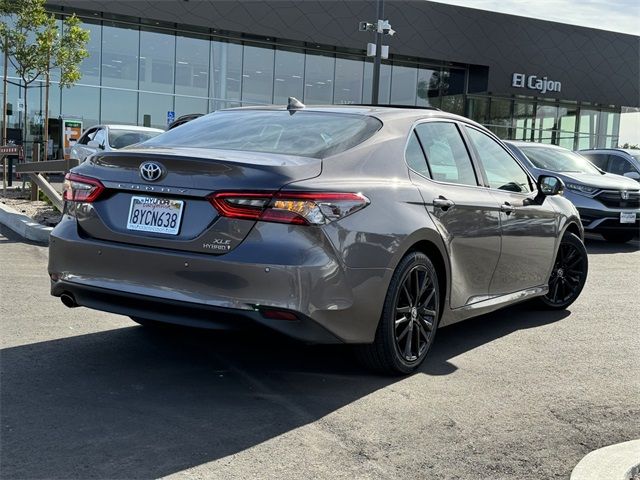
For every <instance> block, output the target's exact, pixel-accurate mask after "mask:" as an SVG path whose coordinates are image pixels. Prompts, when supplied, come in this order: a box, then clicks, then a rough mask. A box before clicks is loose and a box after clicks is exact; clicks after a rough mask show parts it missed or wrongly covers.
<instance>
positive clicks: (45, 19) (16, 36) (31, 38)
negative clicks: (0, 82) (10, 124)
mask: <svg viewBox="0 0 640 480" xmlns="http://www.w3.org/2000/svg"><path fill="white" fill-rule="evenodd" d="M44 5H45V0H20V1H19V2H15V1H12V0H0V13H1V14H3V15H11V16H12V18H13V20H14V22H13V23H12V24H9V23H8V22H5V21H4V18H3V21H2V22H0V34H2V35H3V37H4V38H5V45H6V54H7V56H8V58H9V61H10V62H11V64H12V65H13V67H14V68H15V69H16V73H17V74H18V76H19V77H20V78H21V80H22V85H21V87H22V88H23V89H24V106H25V108H24V128H25V132H24V133H25V135H24V138H25V139H26V136H27V125H28V111H29V109H28V108H27V105H28V104H27V91H28V88H29V85H30V84H31V83H33V82H35V81H36V80H37V79H38V78H40V77H41V76H42V75H44V76H45V88H46V96H45V106H44V108H45V112H46V113H45V141H46V140H47V130H48V128H47V127H48V112H49V98H48V97H49V95H48V92H49V76H50V72H51V70H52V69H54V68H59V69H60V86H61V87H70V86H72V85H73V84H74V83H76V82H77V81H78V80H79V79H80V78H81V72H80V69H79V65H80V63H81V62H82V60H83V59H85V58H86V57H88V56H89V53H88V52H87V49H86V47H87V43H88V41H89V32H88V31H87V30H83V29H82V28H81V27H80V20H79V19H78V18H77V17H76V16H75V15H72V16H70V17H65V19H64V21H63V24H62V32H60V30H59V28H58V25H57V23H56V19H55V16H54V15H53V14H50V13H48V12H47V11H46V10H45V8H44ZM6 74H7V72H5V77H6ZM4 108H6V105H5V106H4Z"/></svg>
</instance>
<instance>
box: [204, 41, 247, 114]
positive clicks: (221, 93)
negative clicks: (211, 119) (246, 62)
mask: <svg viewBox="0 0 640 480" xmlns="http://www.w3.org/2000/svg"><path fill="white" fill-rule="evenodd" d="M211 69H212V72H211V91H212V97H213V101H212V102H211V106H210V109H211V110H218V109H220V108H227V107H232V106H239V105H240V102H239V100H240V89H241V85H242V45H241V44H239V43H231V42H221V41H213V42H212V43H211ZM230 100H231V101H230ZM233 100H236V101H233Z"/></svg>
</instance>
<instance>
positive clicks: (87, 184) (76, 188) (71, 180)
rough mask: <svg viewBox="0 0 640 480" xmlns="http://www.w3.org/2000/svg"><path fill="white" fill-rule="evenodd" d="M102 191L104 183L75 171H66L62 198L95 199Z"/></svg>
mask: <svg viewBox="0 0 640 480" xmlns="http://www.w3.org/2000/svg"><path fill="white" fill-rule="evenodd" d="M103 191H104V185H102V183H100V181H98V180H96V179H95V178H89V177H83V176H82V175H78V174H76V173H67V174H66V175H65V177H64V185H63V190H62V199H63V200H65V201H68V202H85V203H91V202H93V201H95V200H96V199H97V198H98V197H99V196H100V194H101V193H102V192H103Z"/></svg>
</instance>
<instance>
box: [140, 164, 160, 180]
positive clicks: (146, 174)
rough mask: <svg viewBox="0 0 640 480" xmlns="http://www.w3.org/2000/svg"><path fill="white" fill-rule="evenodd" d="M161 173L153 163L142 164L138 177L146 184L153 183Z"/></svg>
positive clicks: (158, 167)
mask: <svg viewBox="0 0 640 480" xmlns="http://www.w3.org/2000/svg"><path fill="white" fill-rule="evenodd" d="M162 173H163V172H162V167H161V166H160V165H158V164H157V163H155V162H144V163H143V164H142V165H140V176H141V177H142V178H143V179H144V180H146V181H147V182H155V181H156V180H158V179H159V178H160V177H161V176H162Z"/></svg>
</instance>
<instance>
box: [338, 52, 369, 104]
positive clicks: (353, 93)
mask: <svg viewBox="0 0 640 480" xmlns="http://www.w3.org/2000/svg"><path fill="white" fill-rule="evenodd" d="M363 76H364V62H363V61H362V60H359V59H358V60H356V59H350V58H336V81H335V87H334V94H333V103H336V104H348V103H362V81H363Z"/></svg>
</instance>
